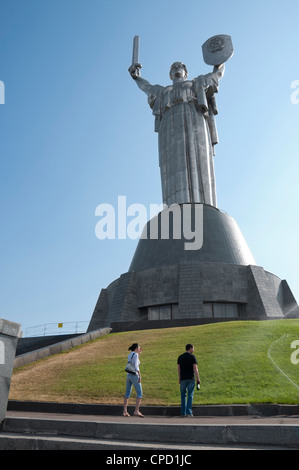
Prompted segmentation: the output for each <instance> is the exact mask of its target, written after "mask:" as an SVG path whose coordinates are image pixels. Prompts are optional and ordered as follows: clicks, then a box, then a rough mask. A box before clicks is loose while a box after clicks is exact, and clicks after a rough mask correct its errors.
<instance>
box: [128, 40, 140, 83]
mask: <svg viewBox="0 0 299 470" xmlns="http://www.w3.org/2000/svg"><path fill="white" fill-rule="evenodd" d="M139 44H140V36H138V35H136V36H134V39H133V54H132V65H131V67H130V68H129V71H130V73H131V75H132V77H133V78H137V77H138V76H139V70H140V69H141V67H142V65H141V64H140V63H139Z"/></svg>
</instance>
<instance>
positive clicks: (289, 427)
mask: <svg viewBox="0 0 299 470" xmlns="http://www.w3.org/2000/svg"><path fill="white" fill-rule="evenodd" d="M0 431H2V432H0V436H2V438H3V436H5V435H6V436H7V435H12V434H15V435H16V436H17V435H19V436H20V435H22V436H23V437H22V439H23V441H24V438H31V439H32V440H33V441H34V440H36V439H38V440H40V439H41V438H44V437H47V438H49V439H51V438H52V439H54V441H57V442H58V441H59V440H60V439H71V440H72V439H75V440H76V439H79V440H80V441H81V440H83V441H85V444H86V439H89V440H93V445H98V446H100V445H104V444H105V445H107V444H108V443H110V442H112V443H114V444H115V445H120V444H119V442H123V443H124V444H123V445H125V444H126V445H127V449H130V448H131V447H129V446H130V445H131V444H132V442H134V446H136V445H137V444H140V445H144V444H153V445H154V446H155V445H157V443H160V444H159V445H162V444H163V443H164V444H167V445H174V446H175V447H176V449H181V448H184V447H185V446H206V445H217V446H219V445H220V446H231V445H246V446H248V445H249V446H252V445H254V446H287V447H297V448H299V425H298V423H296V424H272V425H269V424H262V423H260V424H254V423H250V424H249V423H248V424H247V423H246V424H212V425H210V424H200V423H198V422H195V420H192V419H191V421H189V422H188V423H187V422H186V421H185V420H182V423H181V424H179V425H178V424H177V423H171V422H165V421H164V422H161V420H159V421H157V423H152V422H151V423H147V422H144V421H142V420H140V422H136V421H135V422H131V423H130V422H128V421H124V422H120V421H116V420H115V421H113V418H111V420H109V421H107V420H106V421H105V420H101V417H99V418H97V420H88V418H87V419H86V420H82V419H81V420H76V419H67V418H65V417H61V419H45V418H42V419H39V418H27V417H26V418H25V417H22V418H19V417H7V418H6V419H5V420H4V422H3V423H2V425H1V428H0ZM11 440H12V439H11ZM102 441H103V443H102V444H101V442H102ZM68 442H69V444H68V445H71V442H73V441H68ZM136 443H137V444H136ZM155 443H156V444H155ZM114 444H113V445H114ZM164 444H163V445H164ZM49 445H50V444H49ZM57 445H58V444H57ZM90 445H91V444H90ZM109 445H110V444H109Z"/></svg>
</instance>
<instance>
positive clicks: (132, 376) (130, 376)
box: [123, 343, 144, 418]
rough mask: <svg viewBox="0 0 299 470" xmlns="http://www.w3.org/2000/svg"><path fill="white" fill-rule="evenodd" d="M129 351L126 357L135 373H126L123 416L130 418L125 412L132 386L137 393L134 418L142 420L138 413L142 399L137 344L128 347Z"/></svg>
mask: <svg viewBox="0 0 299 470" xmlns="http://www.w3.org/2000/svg"><path fill="white" fill-rule="evenodd" d="M129 351H131V352H130V354H129V356H128V362H130V363H131V364H132V366H133V367H134V369H135V372H132V373H131V372H128V373H127V380H126V393H125V399H124V410H123V416H130V415H129V413H128V411H127V406H128V401H129V398H130V396H131V391H132V385H134V387H135V390H136V393H137V397H136V406H135V411H134V416H139V417H140V418H144V416H143V414H142V413H140V411H139V407H140V402H141V398H142V387H141V374H140V369H139V365H140V360H139V354H140V352H141V348H140V346H139V344H138V343H134V344H132V346H130V347H129Z"/></svg>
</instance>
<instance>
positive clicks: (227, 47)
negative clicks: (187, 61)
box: [202, 34, 234, 65]
mask: <svg viewBox="0 0 299 470" xmlns="http://www.w3.org/2000/svg"><path fill="white" fill-rule="evenodd" d="M202 53H203V59H204V61H205V63H206V64H208V65H220V64H223V63H224V62H226V61H227V60H228V59H230V57H231V56H232V55H233V53H234V48H233V43H232V38H231V37H230V36H227V35H226V34H218V35H217V36H213V37H211V38H210V39H208V40H207V41H206V42H205V43H204V44H203V45H202Z"/></svg>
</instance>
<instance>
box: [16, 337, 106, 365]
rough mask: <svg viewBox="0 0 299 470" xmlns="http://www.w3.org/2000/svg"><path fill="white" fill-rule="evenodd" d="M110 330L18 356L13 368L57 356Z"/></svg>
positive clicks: (60, 342)
mask: <svg viewBox="0 0 299 470" xmlns="http://www.w3.org/2000/svg"><path fill="white" fill-rule="evenodd" d="M110 331H111V328H100V329H99V330H94V331H90V332H89V333H83V334H82V335H78V336H76V337H75V338H70V339H67V340H64V341H59V342H57V343H54V344H51V345H49V346H46V347H44V348H40V349H36V350H35V351H31V352H29V353H25V354H20V356H17V357H16V358H15V362H14V368H16V367H20V366H25V365H26V364H29V363H30V362H35V361H38V360H40V359H44V358H45V357H48V356H52V355H53V354H58V353H60V352H62V351H67V350H68V349H71V348H73V347H75V346H79V345H81V344H84V343H87V342H88V341H91V340H92V339H96V338H99V337H100V336H103V335H107V334H108V333H110Z"/></svg>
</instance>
